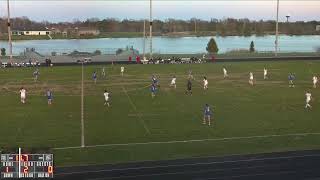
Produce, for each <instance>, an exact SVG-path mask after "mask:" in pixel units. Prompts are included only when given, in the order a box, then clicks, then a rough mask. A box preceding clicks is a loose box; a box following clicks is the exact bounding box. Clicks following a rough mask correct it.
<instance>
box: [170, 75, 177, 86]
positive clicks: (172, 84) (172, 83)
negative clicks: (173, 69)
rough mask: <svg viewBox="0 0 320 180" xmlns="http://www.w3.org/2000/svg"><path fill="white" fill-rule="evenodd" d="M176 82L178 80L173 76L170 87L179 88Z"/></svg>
mask: <svg viewBox="0 0 320 180" xmlns="http://www.w3.org/2000/svg"><path fill="white" fill-rule="evenodd" d="M176 80H177V78H176V76H173V77H172V79H171V83H170V86H173V87H174V88H175V89H176V88H177V85H176Z"/></svg>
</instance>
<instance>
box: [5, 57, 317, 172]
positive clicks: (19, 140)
mask: <svg viewBox="0 0 320 180" xmlns="http://www.w3.org/2000/svg"><path fill="white" fill-rule="evenodd" d="M222 66H226V67H227V69H228V71H229V74H230V78H229V79H226V80H224V79H223V75H222ZM264 66H266V67H267V68H268V70H269V74H270V79H269V80H263V67H264ZM101 68H102V66H86V67H85V79H86V80H85V88H84V91H85V92H84V93H85V98H84V101H85V103H84V117H85V132H84V134H85V142H86V145H87V146H89V147H87V148H78V147H79V146H80V143H81V121H80V119H81V118H80V117H81V116H80V114H81V113H80V112H81V105H80V102H81V98H80V95H81V67H80V66H73V67H71V66H70V67H53V68H40V73H41V75H40V79H39V82H37V83H35V82H33V79H32V72H33V71H34V68H11V69H0V77H1V79H0V86H1V89H0V98H1V100H0V115H1V118H0V119H1V125H0V147H2V148H3V149H6V148H15V147H19V146H20V147H22V148H51V149H52V151H53V152H54V154H55V161H56V165H58V166H71V165H84V164H101V163H121V162H132V161H148V160H164V159H178V158H188V157H206V156H221V155H230V154H249V153H260V152H275V151H287V150H300V149H316V148H320V141H319V138H320V121H319V119H320V111H319V110H320V109H319V108H320V106H319V103H320V89H313V88H312V76H313V75H314V74H318V75H319V74H320V62H316V61H300V62H297V61H291V62H251V63H247V62H241V63H237V62H233V63H217V64H192V65H190V64H182V65H125V68H126V70H125V76H124V77H121V76H120V65H114V66H109V65H108V66H106V72H107V79H101V78H100V79H98V82H97V84H94V83H93V82H92V80H91V75H92V73H93V71H95V70H96V71H97V72H98V74H99V75H100V72H101ZM189 69H192V70H193V74H194V76H195V78H196V80H195V81H193V96H187V95H185V94H184V92H185V89H186V78H187V72H188V70H189ZM249 71H252V72H254V74H255V78H256V86H254V87H250V86H249V84H248V73H249ZM289 72H295V73H296V77H297V80H296V87H295V88H289V87H288V82H287V75H288V73H289ZM152 74H156V75H157V76H158V77H159V80H160V85H161V88H160V90H159V92H158V93H157V96H156V97H155V98H154V99H152V98H151V94H150V90H149V87H148V85H149V84H150V83H151V76H152ZM173 74H175V75H176V76H177V89H176V90H174V89H172V88H170V87H169V83H170V80H171V76H172V75H173ZM204 75H205V76H207V77H208V80H209V90H208V91H206V92H205V91H204V90H203V89H202V85H201V81H202V77H203V76H204ZM21 86H23V87H25V88H26V89H27V91H28V99H27V104H24V105H23V104H21V103H20V99H19V98H20V97H19V94H18V91H19V88H20V87H21ZM47 88H51V89H53V93H54V103H53V105H52V106H48V105H47V99H46V97H45V90H46V89H47ZM105 89H107V90H109V91H110V92H111V93H112V94H111V100H112V101H111V103H112V105H111V107H110V108H108V107H106V106H104V105H103V103H104V97H103V92H104V90H105ZM308 89H310V90H311V92H312V95H313V97H314V98H315V99H314V101H313V102H312V105H313V110H312V111H308V110H305V109H304V105H305V96H304V94H305V91H306V90H308ZM206 103H208V104H210V105H211V107H213V109H214V115H215V119H214V123H213V126H212V127H208V126H205V125H202V115H203V112H202V111H203V107H204V104H206ZM192 140H193V141H192ZM156 142H157V143H156ZM161 142H162V143H161ZM96 145H103V146H96ZM64 147H75V148H73V149H63V148H64ZM60 148H62V149H60Z"/></svg>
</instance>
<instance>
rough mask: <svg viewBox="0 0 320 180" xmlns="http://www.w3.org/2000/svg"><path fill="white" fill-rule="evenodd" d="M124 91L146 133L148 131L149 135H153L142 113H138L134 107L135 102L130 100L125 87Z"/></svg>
mask: <svg viewBox="0 0 320 180" xmlns="http://www.w3.org/2000/svg"><path fill="white" fill-rule="evenodd" d="M122 90H123V92H124V93H125V94H126V96H127V97H128V100H129V102H130V104H131V106H132V107H133V109H134V110H135V111H136V113H137V114H138V117H139V120H140V122H141V124H142V125H143V128H144V129H145V131H146V132H147V133H148V134H151V133H150V130H149V128H148V126H147V125H146V123H145V122H144V120H143V119H142V115H141V113H140V112H138V109H137V107H136V105H134V103H133V101H132V100H131V98H130V96H129V94H128V92H127V90H126V89H125V88H124V87H123V86H122Z"/></svg>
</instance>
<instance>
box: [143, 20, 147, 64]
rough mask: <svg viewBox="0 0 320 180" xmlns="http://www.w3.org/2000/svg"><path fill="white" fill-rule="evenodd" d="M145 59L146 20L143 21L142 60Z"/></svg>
mask: <svg viewBox="0 0 320 180" xmlns="http://www.w3.org/2000/svg"><path fill="white" fill-rule="evenodd" d="M145 58H146V20H145V19H144V20H143V59H145Z"/></svg>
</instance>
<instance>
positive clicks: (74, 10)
mask: <svg viewBox="0 0 320 180" xmlns="http://www.w3.org/2000/svg"><path fill="white" fill-rule="evenodd" d="M10 5H11V8H10V9H11V16H12V17H20V16H27V17H29V18H30V19H32V20H37V21H42V20H47V21H53V22H60V21H73V20H75V19H79V20H85V19H87V18H91V17H97V18H100V19H104V18H108V17H114V18H118V19H124V18H127V19H142V18H147V17H148V16H149V1H148V0H137V1H136V0H131V1H123V0H118V1H108V0H104V1H103V0H100V1H95V0H91V1H89V0H87V1H84V0H81V1H76V0H74V1H62V0H60V1H54V0H49V1H45V0H37V1H28V0H11V4H10ZM153 7H154V12H153V15H154V18H156V19H167V18H178V19H190V18H192V17H197V18H200V19H211V18H217V19H221V18H226V17H234V18H249V19H256V20H259V19H267V20H270V19H275V16H276V0H269V1H261V0H251V1H241V0H237V1H236V0H225V1H217V0H207V1H192V0H189V1H182V0H178V1H175V0H171V1H169V0H154V3H153ZM287 14H290V15H291V21H300V20H304V21H309V20H318V21H320V1H317V0H313V1H305V0H301V1H298V0H296V1H289V0H280V20H281V21H284V20H285V16H286V15H287ZM0 16H2V17H3V16H6V0H0Z"/></svg>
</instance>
